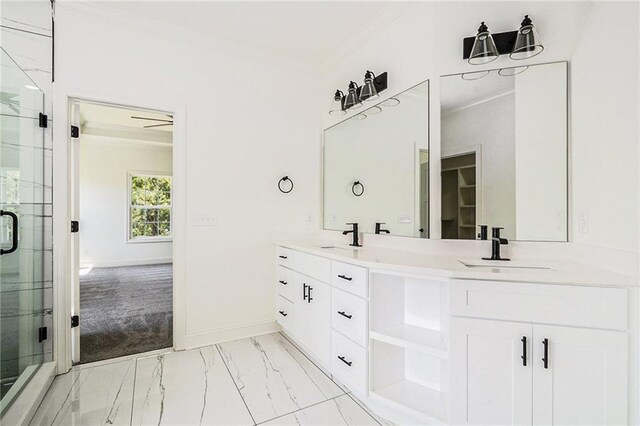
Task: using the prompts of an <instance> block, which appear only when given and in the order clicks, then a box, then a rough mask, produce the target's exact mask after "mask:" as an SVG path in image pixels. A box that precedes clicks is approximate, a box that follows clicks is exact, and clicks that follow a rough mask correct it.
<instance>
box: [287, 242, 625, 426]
mask: <svg viewBox="0 0 640 426" xmlns="http://www.w3.org/2000/svg"><path fill="white" fill-rule="evenodd" d="M315 252H316V251H315V250H300V251H299V250H295V249H291V248H285V247H279V248H278V251H277V257H276V263H277V266H276V268H277V275H276V278H277V283H276V289H277V295H276V309H277V314H276V317H277V318H278V322H279V323H280V325H281V326H282V328H283V329H284V331H285V332H286V333H287V334H288V335H289V336H290V337H291V338H293V339H294V340H295V341H296V342H297V343H298V344H299V346H300V347H301V348H302V349H303V350H304V351H305V352H306V353H307V354H308V355H309V356H310V357H311V358H312V359H314V360H315V361H317V362H318V363H319V364H320V366H321V367H323V368H324V369H325V370H327V371H329V372H330V373H331V374H332V376H333V378H334V379H336V380H337V381H338V382H340V383H342V384H343V385H345V386H346V387H347V388H348V389H349V390H351V391H352V392H353V393H354V394H355V395H357V396H358V397H359V398H360V399H361V400H362V401H363V402H364V403H365V404H366V405H368V406H369V407H370V408H371V409H372V410H373V411H374V412H377V413H378V414H379V415H381V416H383V417H385V418H388V419H389V420H391V421H392V422H394V423H397V424H455V425H458V424H469V425H471V424H516V425H526V424H529V425H548V424H557V425H564V424H600V425H618V424H627V423H628V422H629V413H630V412H632V411H633V409H634V407H633V406H631V407H629V400H630V399H629V392H630V390H629V389H631V392H633V386H631V387H630V386H629V384H630V380H629V378H628V376H629V372H630V371H631V372H633V371H634V370H633V369H631V370H630V368H632V367H630V365H631V364H630V360H631V359H633V353H631V354H630V353H629V343H628V335H629V333H632V332H635V331H634V330H635V328H634V325H633V324H632V322H630V318H633V315H632V314H631V313H630V312H629V306H633V304H629V301H630V300H634V297H635V295H636V292H635V290H633V289H631V288H630V287H627V284H624V285H622V286H618V287H615V286H611V287H608V286H606V285H600V284H599V282H595V283H590V285H586V284H571V283H564V282H563V281H560V280H559V279H557V278H556V281H555V282H554V278H553V276H551V275H550V279H549V281H544V282H537V283H532V282H523V281H516V280H514V279H512V281H507V280H504V278H506V277H501V278H503V279H501V280H494V281H490V280H487V279H486V278H487V275H486V274H485V275H482V274H479V275H478V276H473V277H468V274H467V276H465V279H458V278H457V276H456V270H453V269H444V268H443V269H442V270H438V269H436V268H431V269H429V270H425V271H424V272H423V271H422V270H421V269H420V268H411V269H410V270H407V268H406V265H403V266H399V265H394V264H393V263H390V262H388V263H386V264H385V263H384V262H382V261H381V260H380V259H381V258H382V257H383V255H384V253H382V251H381V250H375V251H372V252H371V254H368V253H367V252H366V248H365V249H361V250H360V251H358V252H356V253H354V252H353V251H348V250H345V253H349V255H346V254H345V255H341V252H339V251H337V250H334V251H323V250H317V253H318V254H317V255H316V254H311V253H315ZM339 253H340V254H339ZM398 255H399V254H398V253H389V258H391V259H397V258H398ZM402 256H406V253H402ZM417 263H418V262H417ZM449 265H450V264H449ZM550 274H551V273H550ZM527 276H528V275H521V277H522V278H526V277H527ZM556 277H557V276H556ZM480 278H484V279H480ZM509 278H511V276H510V277H509ZM536 278H537V277H536ZM538 281H541V280H538ZM283 314H286V315H283Z"/></svg>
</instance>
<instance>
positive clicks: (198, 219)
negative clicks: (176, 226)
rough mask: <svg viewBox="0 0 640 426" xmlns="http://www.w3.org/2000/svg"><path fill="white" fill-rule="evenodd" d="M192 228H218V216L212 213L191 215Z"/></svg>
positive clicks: (204, 212) (205, 212)
mask: <svg viewBox="0 0 640 426" xmlns="http://www.w3.org/2000/svg"><path fill="white" fill-rule="evenodd" d="M192 225H193V226H218V214H217V212H214V211H202V212H197V213H195V214H194V215H193V221H192Z"/></svg>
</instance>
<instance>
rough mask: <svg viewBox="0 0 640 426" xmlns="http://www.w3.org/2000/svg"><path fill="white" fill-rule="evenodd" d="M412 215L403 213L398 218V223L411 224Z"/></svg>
mask: <svg viewBox="0 0 640 426" xmlns="http://www.w3.org/2000/svg"><path fill="white" fill-rule="evenodd" d="M411 222H412V220H411V213H403V214H401V215H400V216H399V217H398V223H411Z"/></svg>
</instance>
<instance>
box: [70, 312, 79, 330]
mask: <svg viewBox="0 0 640 426" xmlns="http://www.w3.org/2000/svg"><path fill="white" fill-rule="evenodd" d="M79 325H80V317H79V316H78V315H74V316H72V317H71V328H75V327H77V326H79Z"/></svg>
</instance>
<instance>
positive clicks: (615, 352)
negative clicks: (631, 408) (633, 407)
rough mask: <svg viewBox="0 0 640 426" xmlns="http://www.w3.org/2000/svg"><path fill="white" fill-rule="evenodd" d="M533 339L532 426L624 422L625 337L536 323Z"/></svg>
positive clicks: (617, 333)
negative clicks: (539, 425)
mask: <svg viewBox="0 0 640 426" xmlns="http://www.w3.org/2000/svg"><path fill="white" fill-rule="evenodd" d="M533 336H534V340H533V342H532V343H533V356H534V358H533V423H534V424H545V425H550V424H557V425H572V424H574V425H576V424H598V425H607V424H611V425H612V424H617V425H619V424H627V335H626V333H624V332H616V331H601V330H589V329H579V328H569V327H554V326H538V325H534V326H533ZM544 339H546V342H547V343H546V344H547V354H546V357H545V350H544V346H545V345H544V343H543V341H544ZM545 358H546V359H547V364H546V368H545V364H544V361H543V359H545Z"/></svg>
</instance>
